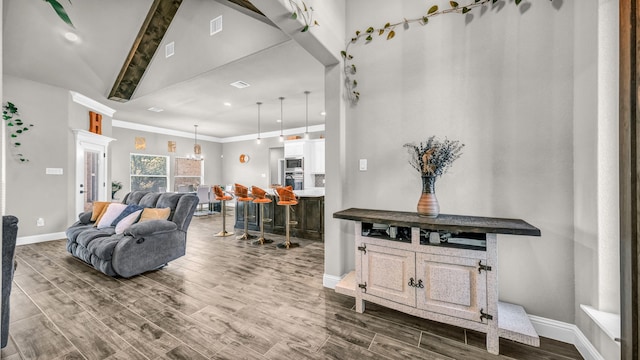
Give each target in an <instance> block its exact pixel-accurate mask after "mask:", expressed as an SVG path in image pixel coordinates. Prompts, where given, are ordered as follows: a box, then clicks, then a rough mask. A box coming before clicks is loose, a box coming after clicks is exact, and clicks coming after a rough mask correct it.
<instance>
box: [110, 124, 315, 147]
mask: <svg viewBox="0 0 640 360" xmlns="http://www.w3.org/2000/svg"><path fill="white" fill-rule="evenodd" d="M111 125H112V126H113V127H117V128H123V129H129V130H138V131H145V132H150V133H155V134H162V135H171V136H178V137H184V138H188V139H191V138H193V133H188V132H184V131H178V130H170V129H165V128H160V127H157V126H150V125H142V124H137V123H132V122H128V121H122V120H116V119H113V120H112V121H111ZM305 130H306V127H300V128H293V129H287V130H283V131H282V135H285V136H286V135H296V134H302V133H304V132H305ZM323 131H324V124H322V125H313V126H309V132H310V133H314V132H323ZM278 136H280V131H269V132H263V133H260V138H261V139H267V138H272V137H278ZM257 138H258V134H257V133H256V134H248V135H239V136H230V137H226V138H219V137H215V136H207V135H200V134H198V140H203V141H209V142H214V143H220V144H225V143H233V142H239V141H247V140H255V139H257Z"/></svg>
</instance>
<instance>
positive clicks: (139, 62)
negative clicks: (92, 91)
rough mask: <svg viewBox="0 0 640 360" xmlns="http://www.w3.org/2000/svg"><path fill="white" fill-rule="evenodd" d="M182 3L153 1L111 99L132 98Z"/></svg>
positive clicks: (177, 1)
mask: <svg viewBox="0 0 640 360" xmlns="http://www.w3.org/2000/svg"><path fill="white" fill-rule="evenodd" d="M180 4H182V0H154V1H153V4H152V5H151V8H150V9H149V12H148V13H147V17H146V19H145V20H144V23H143V24H142V27H141V28H140V31H139V32H138V36H136V39H135V41H134V42H133V45H132V46H131V50H130V51H129V55H127V58H126V59H125V61H124V64H123V65H122V69H120V74H119V75H118V77H117V78H116V81H115V83H114V84H113V87H112V88H111V92H110V93H109V99H110V100H115V101H120V102H127V101H129V100H131V97H132V96H133V93H134V92H135V90H136V88H137V87H138V84H139V83H140V80H141V79H142V75H144V72H145V71H146V69H147V67H148V66H149V63H150V62H151V59H152V58H153V55H154V54H155V53H156V50H157V49H158V46H160V42H161V41H162V38H163V37H164V35H165V33H166V32H167V29H168V28H169V25H170V24H171V21H172V20H173V17H174V16H175V14H176V12H177V11H178V8H179V7H180Z"/></svg>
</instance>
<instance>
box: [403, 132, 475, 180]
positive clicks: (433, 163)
mask: <svg viewBox="0 0 640 360" xmlns="http://www.w3.org/2000/svg"><path fill="white" fill-rule="evenodd" d="M404 147H405V148H407V150H408V152H409V155H410V158H409V164H410V165H411V166H413V168H414V169H416V170H418V172H420V174H421V175H422V176H435V177H439V176H441V175H442V174H444V173H446V172H447V170H449V168H450V167H451V165H452V164H453V162H454V161H455V160H456V159H458V158H459V157H460V155H462V148H463V147H464V144H462V143H461V142H460V141H458V140H449V139H446V138H445V139H444V141H441V140H439V139H438V138H436V137H435V136H431V137H429V139H427V141H426V142H420V143H419V144H418V145H415V144H412V143H408V144H404Z"/></svg>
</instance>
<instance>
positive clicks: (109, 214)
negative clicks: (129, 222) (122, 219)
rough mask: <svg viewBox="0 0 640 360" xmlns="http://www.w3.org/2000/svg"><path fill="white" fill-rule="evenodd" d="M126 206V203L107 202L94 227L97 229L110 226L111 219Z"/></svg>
mask: <svg viewBox="0 0 640 360" xmlns="http://www.w3.org/2000/svg"><path fill="white" fill-rule="evenodd" d="M126 208H127V205H125V204H117V203H113V204H109V206H108V207H107V211H105V212H104V215H102V218H101V219H100V221H98V225H97V226H96V227H97V228H98V229H104V228H106V227H109V226H111V224H112V223H113V220H115V219H116V218H117V217H118V216H119V215H120V214H121V213H122V212H123V211H124V209H126Z"/></svg>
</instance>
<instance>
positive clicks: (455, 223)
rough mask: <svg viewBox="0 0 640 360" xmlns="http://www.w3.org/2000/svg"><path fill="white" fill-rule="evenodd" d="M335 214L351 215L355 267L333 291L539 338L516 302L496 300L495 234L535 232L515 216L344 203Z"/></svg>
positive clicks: (493, 337)
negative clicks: (428, 214) (426, 213)
mask: <svg viewBox="0 0 640 360" xmlns="http://www.w3.org/2000/svg"><path fill="white" fill-rule="evenodd" d="M334 217H335V218H339V219H346V220H354V221H355V251H356V256H355V270H354V271H353V272H351V273H350V274H348V275H347V276H345V277H344V278H343V280H342V281H341V282H340V283H339V284H338V285H337V286H336V289H335V291H336V292H338V293H342V294H346V295H350V296H353V297H355V300H356V311H357V312H360V313H361V312H364V310H365V302H366V301H370V302H373V303H376V304H380V305H383V306H386V307H389V308H392V309H396V310H398V311H402V312H405V313H409V314H411V315H414V316H418V317H422V318H426V319H430V320H434V321H439V322H443V323H447V324H452V325H456V326H460V327H464V328H468V329H472V330H476V331H480V332H484V333H486V334H487V350H488V351H489V352H490V353H492V354H498V353H499V341H498V340H499V338H500V337H503V338H507V339H511V340H514V341H518V342H522V343H525V344H529V345H532V346H540V339H539V337H538V335H537V333H536V331H535V329H534V328H533V326H532V325H531V322H530V321H529V318H528V316H527V314H526V312H525V311H524V309H523V308H522V307H521V306H518V305H513V304H508V303H502V302H499V301H498V268H497V265H498V261H497V260H498V259H497V256H498V248H497V234H498V233H506V234H515V235H532V236H540V230H538V229H537V228H535V227H533V226H531V225H529V224H527V223H526V222H524V221H522V220H513V219H496V218H481V217H469V216H456V215H440V216H439V217H438V218H435V219H430V218H425V217H420V216H418V215H417V214H416V213H404V212H392V211H380V210H366V209H348V210H344V211H340V212H337V213H335V214H334Z"/></svg>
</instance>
